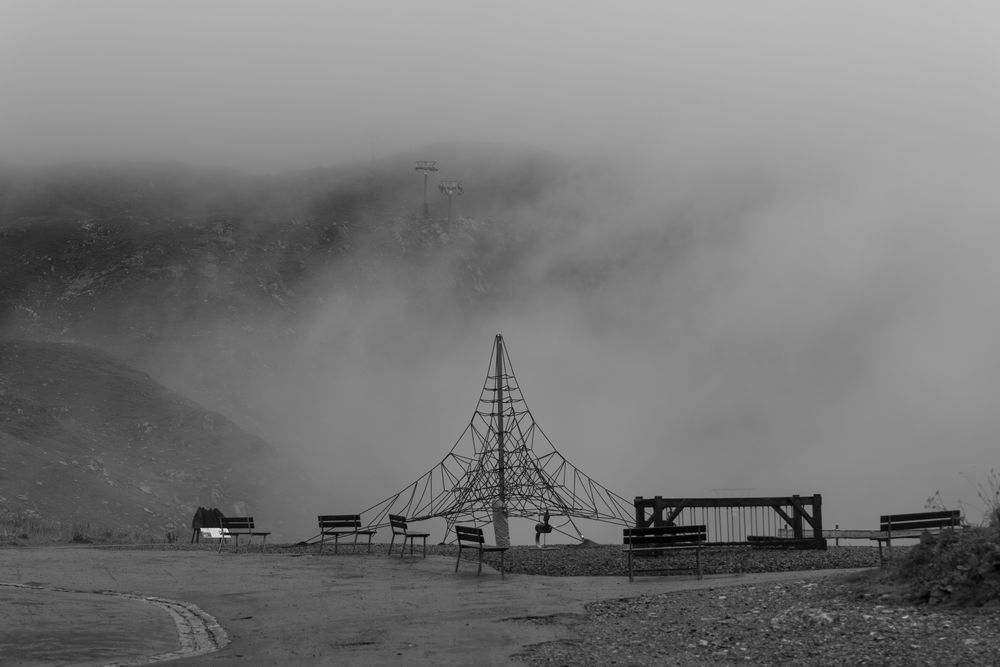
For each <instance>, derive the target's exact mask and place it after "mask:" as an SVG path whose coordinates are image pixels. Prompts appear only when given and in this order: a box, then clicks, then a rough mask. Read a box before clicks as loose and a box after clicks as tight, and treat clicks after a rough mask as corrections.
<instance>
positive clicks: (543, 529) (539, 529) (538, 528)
mask: <svg viewBox="0 0 1000 667" xmlns="http://www.w3.org/2000/svg"><path fill="white" fill-rule="evenodd" d="M551 532H552V526H550V525H549V511H548V510H545V514H544V515H543V516H542V522H541V523H536V524H535V546H536V547H537V546H538V540H539V539H540V538H541V537H542V533H545V534H548V533H551Z"/></svg>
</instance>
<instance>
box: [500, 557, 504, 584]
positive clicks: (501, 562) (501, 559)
mask: <svg viewBox="0 0 1000 667" xmlns="http://www.w3.org/2000/svg"><path fill="white" fill-rule="evenodd" d="M504 553H505V552H503V551H501V552H500V578H501V579H503V557H504Z"/></svg>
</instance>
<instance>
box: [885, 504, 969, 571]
mask: <svg viewBox="0 0 1000 667" xmlns="http://www.w3.org/2000/svg"><path fill="white" fill-rule="evenodd" d="M878 523H879V533H880V534H879V535H876V536H874V537H871V538H869V539H872V540H875V541H877V542H878V560H879V563H880V564H882V565H885V563H886V562H887V561H889V560H891V559H892V541H893V540H903V539H911V540H912V539H919V538H920V536H921V535H923V534H924V533H926V532H930V531H934V532H940V531H942V530H947V529H954V528H960V527H961V525H962V512H961V510H939V511H934V512H915V513H910V514H883V515H882V516H880V517H879V521H878ZM883 542H884V543H885V546H886V553H885V556H883V554H882V543H883Z"/></svg>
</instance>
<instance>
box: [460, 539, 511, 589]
mask: <svg viewBox="0 0 1000 667" xmlns="http://www.w3.org/2000/svg"><path fill="white" fill-rule="evenodd" d="M455 537H457V538H458V560H456V561H455V572H458V564H459V563H461V562H462V549H475V550H476V551H478V552H479V570H478V571H477V572H476V576H479V575H480V574H481V573H482V571H483V554H484V553H490V552H499V554H500V578H501V579H503V557H504V553H505V552H506V551H507V549H508V548H509V547H498V546H492V545H488V544H484V542H485V540H484V539H483V529H482V528H473V527H471V526H455Z"/></svg>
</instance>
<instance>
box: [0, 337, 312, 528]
mask: <svg viewBox="0 0 1000 667" xmlns="http://www.w3.org/2000/svg"><path fill="white" fill-rule="evenodd" d="M0 447H2V449H0V451H2V452H3V455H2V458H0V531H3V532H4V533H6V534H0V538H5V539H6V540H11V539H15V540H16V539H17V538H19V537H20V535H19V533H20V532H22V531H19V530H18V527H19V526H34V527H36V528H44V531H48V532H51V533H52V534H53V535H54V536H56V537H66V536H73V535H75V536H77V537H78V538H79V537H86V538H90V539H101V538H108V537H111V536H117V535H122V536H131V537H133V538H140V537H141V538H143V539H153V540H165V539H167V534H168V533H173V534H174V535H177V536H178V537H181V538H183V539H186V538H187V536H188V530H187V526H189V525H190V520H191V516H192V515H193V514H194V511H195V509H197V507H198V506H199V505H205V506H210V507H219V508H221V509H222V510H223V512H224V513H226V514H233V515H235V514H242V513H244V512H252V513H254V514H255V515H256V516H257V517H258V518H259V520H261V522H262V523H264V524H267V523H268V522H269V521H270V523H271V525H273V526H277V525H278V524H279V523H282V521H281V519H282V516H283V515H286V516H287V513H288V507H289V506H292V507H294V506H296V505H297V504H298V505H300V506H301V498H294V497H292V496H295V495H296V494H298V493H301V492H302V490H303V485H302V480H301V478H296V476H295V473H293V472H291V471H289V470H287V469H286V467H285V466H284V464H283V463H282V462H281V459H280V457H279V456H278V455H277V453H276V452H275V451H274V450H273V449H272V448H271V447H270V446H269V445H268V444H267V443H266V442H264V441H263V440H261V439H260V438H259V437H256V436H254V435H251V434H248V433H246V432H244V431H242V430H241V429H239V428H238V427H236V426H235V425H234V424H233V423H232V422H230V421H229V420H227V419H226V418H224V417H223V416H222V415H220V414H217V413H213V412H210V411H207V410H205V409H203V408H201V407H199V406H198V405H196V404H194V403H192V402H191V401H188V400H186V399H184V398H182V397H181V396H178V395H176V394H174V393H172V392H170V391H168V390H166V389H165V388H164V387H162V386H161V385H159V384H158V383H156V382H155V381H154V380H153V379H152V378H150V377H149V376H148V375H146V374H145V373H142V372H139V371H136V370H135V369H133V368H131V367H129V366H126V365H124V364H122V363H120V362H118V361H116V360H115V359H113V358H111V357H109V356H108V355H106V354H104V353H101V352H99V351H97V350H95V349H93V348H89V347H85V346H81V345H75V344H70V343H35V342H27V341H15V340H2V341H0ZM24 531H26V532H33V533H37V532H38V531H37V530H28V529H24ZM44 531H43V532H44Z"/></svg>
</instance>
